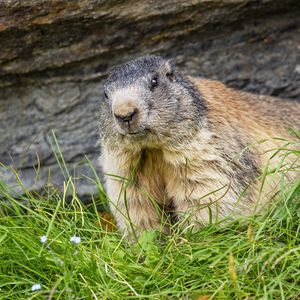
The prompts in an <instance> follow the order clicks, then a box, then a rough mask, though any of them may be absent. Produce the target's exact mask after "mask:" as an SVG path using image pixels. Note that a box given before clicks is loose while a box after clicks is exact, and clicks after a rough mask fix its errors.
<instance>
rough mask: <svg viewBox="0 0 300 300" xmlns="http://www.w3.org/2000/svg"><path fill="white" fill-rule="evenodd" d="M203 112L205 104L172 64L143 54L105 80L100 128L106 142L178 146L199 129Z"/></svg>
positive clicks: (115, 69)
mask: <svg viewBox="0 0 300 300" xmlns="http://www.w3.org/2000/svg"><path fill="white" fill-rule="evenodd" d="M205 112H206V105H205V102H204V100H203V99H202V98H201V96H200V95H199V93H198V92H197V91H196V89H195V88H194V86H193V85H192V83H191V82H190V81H189V80H188V78H187V77H185V76H184V75H183V74H182V73H181V72H179V71H178V70H177V68H176V67H175V65H174V63H173V62H172V61H170V60H166V59H163V58H162V57H159V56H145V57H141V58H138V59H135V60H133V61H130V62H128V63H126V64H123V65H120V66H117V67H115V68H114V69H113V71H112V73H111V74H110V76H109V77H108V78H107V80H106V82H105V84H104V99H103V101H102V105H101V113H100V115H101V116H100V130H101V135H102V137H103V139H104V140H111V142H112V143H119V142H120V141H122V144H123V145H127V146H128V145H132V144H133V146H134V147H136V146H137V145H138V144H140V145H144V146H145V145H150V144H152V145H153V146H155V145H159V144H161V143H166V142H168V143H170V142H171V143H176V142H177V143H180V142H183V141H182V138H183V137H184V136H188V135H193V134H194V133H195V130H197V129H199V126H200V124H201V123H203V120H204V118H205V115H206V113H205ZM119 146H121V145H119Z"/></svg>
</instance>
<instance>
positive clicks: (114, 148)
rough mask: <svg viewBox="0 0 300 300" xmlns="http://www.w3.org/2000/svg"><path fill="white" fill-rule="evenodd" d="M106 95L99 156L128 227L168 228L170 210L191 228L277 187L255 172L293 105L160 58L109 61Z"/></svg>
mask: <svg viewBox="0 0 300 300" xmlns="http://www.w3.org/2000/svg"><path fill="white" fill-rule="evenodd" d="M104 98H105V99H103V101H101V108H100V136H101V144H102V147H103V149H102V155H101V158H100V163H101V165H102V168H103V171H104V174H105V176H106V191H107V194H108V197H109V198H110V200H111V202H112V204H111V210H112V212H113V215H114V217H115V219H116V221H117V225H118V227H119V228H120V229H121V231H123V232H124V233H125V234H130V233H132V230H133V231H134V232H135V233H138V232H139V231H140V230H149V229H158V230H160V229H162V230H164V231H168V226H167V225H166V224H167V222H165V221H164V218H166V217H168V215H169V214H172V215H173V217H175V220H176V219H177V220H178V221H180V220H181V221H182V224H186V225H185V226H188V225H191V226H194V227H196V228H197V227H199V225H205V224H208V223H209V222H212V221H213V222H215V221H217V220H221V219H224V218H227V217H230V216H239V215H246V214H252V213H253V212H254V211H255V209H256V208H257V207H258V206H259V207H261V206H262V205H260V203H258V202H261V204H263V203H265V198H266V195H267V194H268V193H269V192H270V190H271V189H274V184H273V185H269V186H266V187H265V188H264V190H266V192H264V194H263V195H262V194H261V190H260V186H261V183H260V182H259V180H257V178H258V177H259V175H260V173H261V169H262V166H263V165H264V164H266V163H267V162H268V159H269V158H270V156H271V155H272V154H273V152H274V151H275V149H277V147H278V146H280V143H281V141H280V140H279V139H274V138H275V137H278V136H281V137H282V136H285V137H286V136H288V133H287V130H286V128H287V127H289V126H292V127H294V128H298V129H299V128H300V106H299V103H297V102H295V101H288V100H281V99H276V98H273V97H269V96H258V95H253V94H249V93H245V92H240V91H236V90H233V89H231V88H228V87H226V86H225V85H223V84H222V83H220V82H218V81H213V80H206V79H202V78H194V77H189V76H186V75H184V74H183V73H181V72H180V71H179V70H178V69H177V67H176V66H175V64H174V62H173V61H172V60H167V59H164V58H162V57H159V56H145V57H141V58H138V59H135V60H133V61H130V62H128V63H126V64H123V65H120V66H117V67H115V68H114V69H113V71H112V72H111V74H110V75H109V77H108V79H107V80H106V82H105V84H104ZM272 149H273V151H271V152H269V150H272ZM275 162H276V161H275ZM277 162H278V160H277ZM265 185H266V184H265ZM264 206H265V205H264ZM173 220H174V218H173Z"/></svg>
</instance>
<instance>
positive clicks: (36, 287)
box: [31, 283, 42, 292]
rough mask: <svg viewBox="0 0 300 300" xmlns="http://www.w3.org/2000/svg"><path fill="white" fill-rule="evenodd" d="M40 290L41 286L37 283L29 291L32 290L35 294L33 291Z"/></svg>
mask: <svg viewBox="0 0 300 300" xmlns="http://www.w3.org/2000/svg"><path fill="white" fill-rule="evenodd" d="M41 288H42V286H41V285H40V284H39V283H36V284H34V285H33V286H32V287H31V290H32V291H33V292H35V291H38V290H40V289H41Z"/></svg>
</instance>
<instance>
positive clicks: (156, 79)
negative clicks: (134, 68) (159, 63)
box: [151, 76, 158, 90]
mask: <svg viewBox="0 0 300 300" xmlns="http://www.w3.org/2000/svg"><path fill="white" fill-rule="evenodd" d="M157 86H158V78H157V76H154V77H152V79H151V90H153V89H155V88H156V87H157Z"/></svg>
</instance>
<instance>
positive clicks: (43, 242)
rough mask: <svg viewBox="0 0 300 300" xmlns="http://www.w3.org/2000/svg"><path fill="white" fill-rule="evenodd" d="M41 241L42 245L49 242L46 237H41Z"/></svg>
mask: <svg viewBox="0 0 300 300" xmlns="http://www.w3.org/2000/svg"><path fill="white" fill-rule="evenodd" d="M40 241H41V243H42V244H45V243H46V242H47V237H46V236H45V235H43V236H41V238H40Z"/></svg>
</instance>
